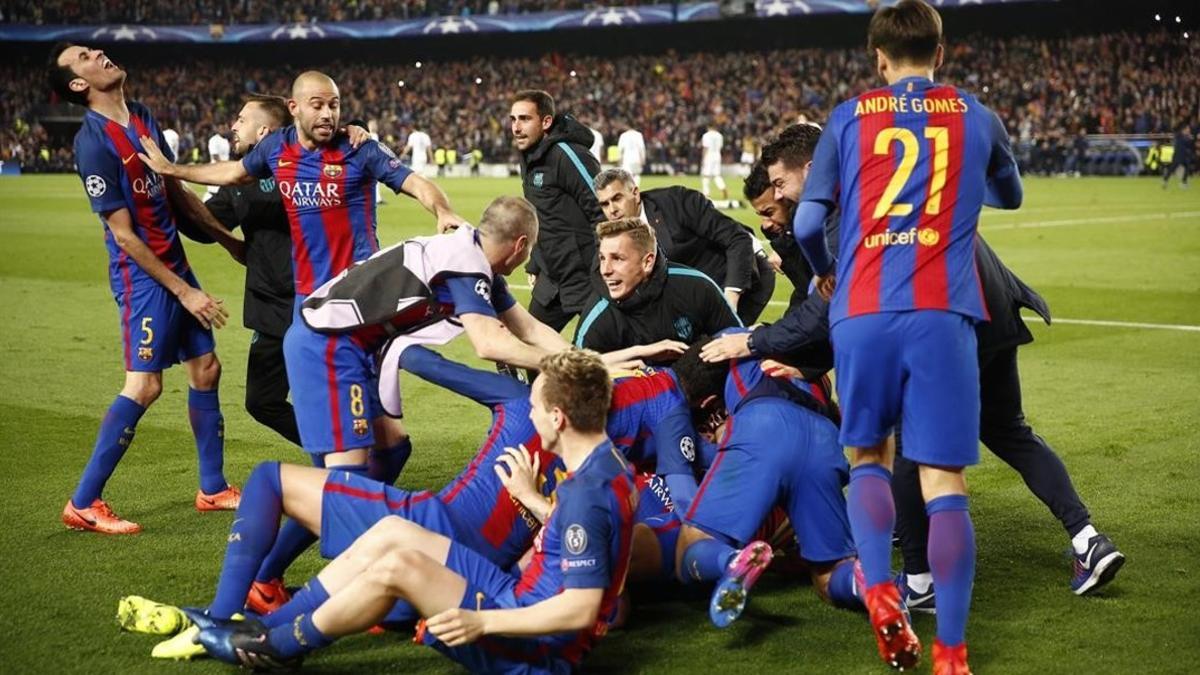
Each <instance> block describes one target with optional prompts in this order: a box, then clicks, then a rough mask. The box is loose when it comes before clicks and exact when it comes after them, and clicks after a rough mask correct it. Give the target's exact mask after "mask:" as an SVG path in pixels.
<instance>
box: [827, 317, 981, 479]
mask: <svg viewBox="0 0 1200 675" xmlns="http://www.w3.org/2000/svg"><path fill="white" fill-rule="evenodd" d="M833 345H834V349H833V358H834V369H835V372H836V378H837V391H838V399H839V400H840V403H841V407H842V433H841V437H840V438H841V442H842V444H843V445H848V446H852V447H871V446H873V445H877V444H878V443H880V442H882V441H883V440H884V439H886V438H887V437H888V436H889V435H891V433H892V429H893V427H895V425H896V423H897V422H898V421H899V422H902V424H901V428H902V431H901V433H902V434H903V437H902V438H901V441H902V442H903V444H904V456H905V457H906V458H908V459H911V460H912V461H914V462H918V463H920V464H931V465H934V466H947V467H961V466H968V465H971V464H976V463H978V462H979V357H978V355H977V354H976V343H975V327H974V326H973V325H972V324H971V320H970V319H968V318H967V317H965V316H963V315H961V314H955V313H953V312H942V311H933V310H921V311H913V312H884V313H879V314H867V315H863V316H856V317H853V318H850V319H845V320H843V321H841V322H839V323H838V324H837V325H835V326H834V327H833Z"/></svg>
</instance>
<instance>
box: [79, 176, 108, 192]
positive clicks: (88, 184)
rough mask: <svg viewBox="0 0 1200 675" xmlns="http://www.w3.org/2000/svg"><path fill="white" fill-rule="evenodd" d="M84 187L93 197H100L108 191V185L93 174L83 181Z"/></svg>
mask: <svg viewBox="0 0 1200 675" xmlns="http://www.w3.org/2000/svg"><path fill="white" fill-rule="evenodd" d="M83 186H84V187H85V188H87V193H88V194H89V195H90V196H92V197H99V196H101V195H103V194H104V193H105V191H107V190H108V183H105V182H104V179H103V178H101V177H100V176H97V175H96V174H92V175H90V176H88V177H87V178H85V179H83Z"/></svg>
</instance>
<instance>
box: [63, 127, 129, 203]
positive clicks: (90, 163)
mask: <svg viewBox="0 0 1200 675" xmlns="http://www.w3.org/2000/svg"><path fill="white" fill-rule="evenodd" d="M135 161H140V160H135ZM75 164H76V166H77V167H78V169H79V178H80V179H82V180H83V189H84V191H85V192H87V196H88V201H90V202H91V204H92V211H94V212H96V213H109V212H112V211H116V210H117V209H121V208H125V207H126V206H127V205H126V203H125V194H124V190H122V183H121V174H122V169H121V160H120V159H118V158H117V156H116V155H115V154H113V153H112V152H110V151H109V149H108V148H107V147H105V146H104V145H103V144H101V143H99V142H97V141H96V140H94V139H93V138H90V137H86V136H82V135H81V136H80V138H79V139H77V140H76V141H75Z"/></svg>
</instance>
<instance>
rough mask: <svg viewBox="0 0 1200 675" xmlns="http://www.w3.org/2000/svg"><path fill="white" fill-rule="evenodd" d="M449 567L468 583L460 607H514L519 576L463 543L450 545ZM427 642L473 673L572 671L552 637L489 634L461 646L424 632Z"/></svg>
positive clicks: (425, 641) (517, 604)
mask: <svg viewBox="0 0 1200 675" xmlns="http://www.w3.org/2000/svg"><path fill="white" fill-rule="evenodd" d="M446 567H448V568H450V569H451V570H453V571H454V572H455V573H457V574H458V575H459V576H461V577H462V578H463V579H465V580H466V582H467V589H466V592H465V593H463V597H462V601H461V602H460V603H459V607H462V608H463V609H475V608H476V607H477V606H478V607H479V608H480V609H514V608H516V607H520V606H521V605H520V604H519V603H518V602H517V600H516V598H515V596H514V595H513V590H514V589H515V588H516V587H517V581H518V578H517V577H516V576H514V575H512V574H509V573H508V572H506V571H504V570H503V569H501V568H499V567H497V566H496V564H495V563H493V562H491V561H490V560H488V559H487V558H485V557H483V556H482V555H480V554H478V553H476V552H475V551H472V550H471V549H469V548H467V547H466V546H463V545H462V544H458V543H452V544H450V551H449V553H447V555H446ZM423 641H424V643H425V644H427V645H429V646H430V647H433V648H434V649H436V650H438V651H439V652H441V653H442V654H444V655H445V656H446V657H448V658H449V659H451V660H452V661H454V662H456V663H458V664H459V665H461V666H463V667H464V668H466V669H467V670H469V671H471V672H472V673H513V674H516V673H570V672H571V670H572V669H571V664H570V663H569V662H568V661H567V660H565V659H563V658H560V657H559V656H557V655H556V654H555V653H554V652H555V650H554V648H553V646H552V643H551V641H550V638H510V637H500V636H492V635H489V636H486V637H483V638H481V639H479V640H477V641H476V642H473V643H471V644H469V645H464V646H462V647H447V646H446V645H445V644H444V643H442V642H441V641H440V640H438V639H437V638H436V637H434V636H433V634H432V633H429V632H425V634H424V638H423Z"/></svg>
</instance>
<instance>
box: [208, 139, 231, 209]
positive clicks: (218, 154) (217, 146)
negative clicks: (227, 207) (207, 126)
mask: <svg viewBox="0 0 1200 675" xmlns="http://www.w3.org/2000/svg"><path fill="white" fill-rule="evenodd" d="M229 149H230V146H229V139H228V138H225V125H224V124H218V125H217V126H216V127H215V128H214V129H213V135H212V136H209V137H208V161H209V162H228V161H229ZM215 194H217V188H216V187H215V186H213V185H209V186H208V187H207V189H206V191H205V193H204V199H205V201H208V200H209V199H212V198H213V195H215Z"/></svg>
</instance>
